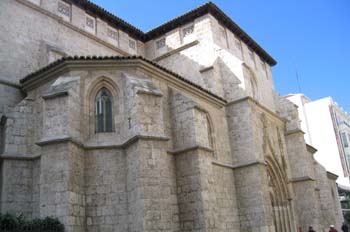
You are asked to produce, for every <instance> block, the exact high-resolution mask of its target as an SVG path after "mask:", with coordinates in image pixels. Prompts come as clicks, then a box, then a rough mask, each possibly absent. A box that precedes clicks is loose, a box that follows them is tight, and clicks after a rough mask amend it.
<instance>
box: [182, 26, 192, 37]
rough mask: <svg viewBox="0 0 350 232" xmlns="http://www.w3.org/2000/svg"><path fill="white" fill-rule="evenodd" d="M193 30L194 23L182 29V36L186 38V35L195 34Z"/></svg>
mask: <svg viewBox="0 0 350 232" xmlns="http://www.w3.org/2000/svg"><path fill="white" fill-rule="evenodd" d="M193 31H194V26H193V25H191V26H189V27H185V28H184V29H182V36H183V37H184V38H185V37H186V36H189V35H191V34H193Z"/></svg>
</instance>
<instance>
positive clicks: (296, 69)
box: [295, 64, 302, 93]
mask: <svg viewBox="0 0 350 232" xmlns="http://www.w3.org/2000/svg"><path fill="white" fill-rule="evenodd" d="M295 76H296V78H297V84H298V90H299V93H302V90H301V85H300V80H299V73H298V67H297V64H295Z"/></svg>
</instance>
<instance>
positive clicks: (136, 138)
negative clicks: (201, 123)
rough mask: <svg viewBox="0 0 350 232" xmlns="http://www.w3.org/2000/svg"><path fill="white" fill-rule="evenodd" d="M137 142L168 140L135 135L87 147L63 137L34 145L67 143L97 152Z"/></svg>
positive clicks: (75, 140)
mask: <svg viewBox="0 0 350 232" xmlns="http://www.w3.org/2000/svg"><path fill="white" fill-rule="evenodd" d="M139 140H153V141H168V140H169V138H167V137H161V136H148V135H135V136H133V137H131V138H129V139H127V140H126V141H124V142H122V143H116V144H103V145H89V144H86V143H83V142H81V141H79V140H77V139H74V138H72V137H70V136H64V137H53V138H50V139H47V140H42V141H39V142H36V143H35V144H36V145H38V146H41V147H42V146H47V145H54V144H60V143H69V142H70V143H73V144H75V145H77V146H79V147H81V148H83V149H85V150H99V149H125V148H127V147H129V146H130V145H132V144H133V143H135V142H137V141H139Z"/></svg>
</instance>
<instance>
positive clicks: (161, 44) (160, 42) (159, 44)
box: [156, 38, 165, 49]
mask: <svg viewBox="0 0 350 232" xmlns="http://www.w3.org/2000/svg"><path fill="white" fill-rule="evenodd" d="M156 47H157V49H161V48H164V47H165V38H162V39H160V40H158V41H157V42H156Z"/></svg>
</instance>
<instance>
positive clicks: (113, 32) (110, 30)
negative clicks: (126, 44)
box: [107, 27, 118, 40]
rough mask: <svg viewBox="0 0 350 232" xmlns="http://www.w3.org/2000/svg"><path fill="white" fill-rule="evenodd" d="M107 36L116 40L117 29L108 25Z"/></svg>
mask: <svg viewBox="0 0 350 232" xmlns="http://www.w3.org/2000/svg"><path fill="white" fill-rule="evenodd" d="M107 36H108V37H109V38H111V39H114V40H118V31H117V30H115V29H114V28H111V27H108V29H107Z"/></svg>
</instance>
